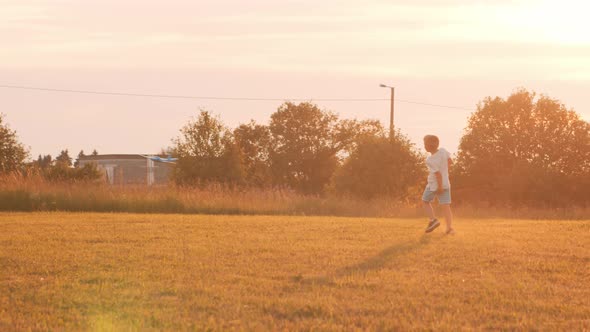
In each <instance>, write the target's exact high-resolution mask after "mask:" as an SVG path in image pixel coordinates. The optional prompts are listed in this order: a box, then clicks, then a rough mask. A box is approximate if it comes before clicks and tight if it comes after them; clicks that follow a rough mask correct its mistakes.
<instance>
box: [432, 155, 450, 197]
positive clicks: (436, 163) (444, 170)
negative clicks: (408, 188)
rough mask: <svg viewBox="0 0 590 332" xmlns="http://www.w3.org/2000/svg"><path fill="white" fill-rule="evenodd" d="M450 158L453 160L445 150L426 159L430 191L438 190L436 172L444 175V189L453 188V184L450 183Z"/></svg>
mask: <svg viewBox="0 0 590 332" xmlns="http://www.w3.org/2000/svg"><path fill="white" fill-rule="evenodd" d="M449 158H451V154H450V153H449V151H447V150H445V149H443V148H440V149H438V151H436V152H435V153H434V154H432V155H430V156H429V157H428V158H426V166H428V190H430V191H435V190H437V189H438V183H437V182H436V175H434V173H436V172H440V174H441V175H442V187H443V189H449V188H451V183H450V182H449V163H448V159H449Z"/></svg>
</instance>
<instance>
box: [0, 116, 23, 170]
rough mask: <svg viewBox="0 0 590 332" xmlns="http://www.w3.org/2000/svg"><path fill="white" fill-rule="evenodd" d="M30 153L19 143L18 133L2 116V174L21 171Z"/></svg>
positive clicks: (0, 165) (0, 151)
mask: <svg viewBox="0 0 590 332" xmlns="http://www.w3.org/2000/svg"><path fill="white" fill-rule="evenodd" d="M27 157H28V152H27V150H26V149H25V147H24V146H23V145H22V144H21V143H20V142H19V141H18V138H17V135H16V131H14V130H11V129H10V128H9V127H8V125H7V124H6V123H5V122H4V115H3V114H0V173H7V172H13V171H16V170H19V169H20V168H21V167H23V165H24V162H25V159H26V158H27Z"/></svg>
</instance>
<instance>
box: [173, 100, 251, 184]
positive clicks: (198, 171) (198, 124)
mask: <svg viewBox="0 0 590 332" xmlns="http://www.w3.org/2000/svg"><path fill="white" fill-rule="evenodd" d="M180 132H181V135H180V136H179V137H178V138H176V139H175V140H173V143H174V146H173V148H172V149H173V152H174V155H175V156H177V157H178V162H177V165H176V168H175V173H174V179H175V180H176V182H177V183H179V184H200V183H208V182H226V183H240V182H241V181H242V179H243V170H242V166H241V156H240V152H239V149H238V148H237V147H236V146H235V143H234V140H233V137H232V135H231V133H230V131H229V129H228V128H226V127H225V125H224V124H223V123H222V122H221V120H219V119H218V118H217V117H214V116H213V115H211V114H210V113H209V112H207V111H203V110H202V111H200V113H199V116H198V117H197V118H196V119H195V120H193V121H189V123H188V124H187V125H185V126H184V127H183V128H182V129H181V130H180Z"/></svg>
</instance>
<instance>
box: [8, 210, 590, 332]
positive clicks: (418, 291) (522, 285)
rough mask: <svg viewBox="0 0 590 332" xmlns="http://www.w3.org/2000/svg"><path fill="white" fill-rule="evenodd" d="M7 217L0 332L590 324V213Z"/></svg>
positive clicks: (571, 326)
mask: <svg viewBox="0 0 590 332" xmlns="http://www.w3.org/2000/svg"><path fill="white" fill-rule="evenodd" d="M424 226H425V225H424V221H423V220H422V219H370V218H335V217H301V216H291V217H289V216H223V215H218V216H210V215H172V214H169V215H148V214H95V213H0V229H1V230H2V232H0V266H1V267H2V268H1V269H0V330H99V331H100V330H102V331H104V330H131V331H132V330H273V331H274V330H343V329H345V330H351V329H360V330H453V331H455V330H460V329H476V330H515V329H518V330H521V329H524V330H588V329H590V288H589V287H588V285H590V220H577V221H571V220H547V221H533V220H503V219H470V220H467V219H458V220H457V221H456V225H455V226H456V229H457V231H458V233H457V234H456V235H454V236H445V235H443V234H442V233H443V232H442V231H441V230H437V231H435V232H434V233H432V234H429V235H424V234H423V227H424Z"/></svg>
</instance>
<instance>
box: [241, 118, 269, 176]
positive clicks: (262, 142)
mask: <svg viewBox="0 0 590 332" xmlns="http://www.w3.org/2000/svg"><path fill="white" fill-rule="evenodd" d="M233 135H234V139H235V141H236V144H237V146H238V148H239V150H240V153H241V155H242V163H243V166H244V176H245V182H246V183H247V184H249V185H255V186H267V185H270V184H271V180H272V179H271V172H270V148H271V134H270V129H269V128H268V126H264V125H259V124H256V123H255V122H254V121H251V122H250V123H248V124H242V125H240V126H238V127H237V128H236V129H234V132H233Z"/></svg>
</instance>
